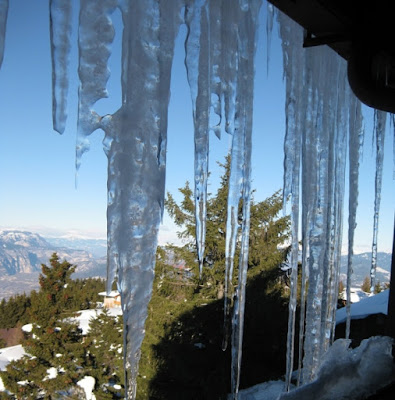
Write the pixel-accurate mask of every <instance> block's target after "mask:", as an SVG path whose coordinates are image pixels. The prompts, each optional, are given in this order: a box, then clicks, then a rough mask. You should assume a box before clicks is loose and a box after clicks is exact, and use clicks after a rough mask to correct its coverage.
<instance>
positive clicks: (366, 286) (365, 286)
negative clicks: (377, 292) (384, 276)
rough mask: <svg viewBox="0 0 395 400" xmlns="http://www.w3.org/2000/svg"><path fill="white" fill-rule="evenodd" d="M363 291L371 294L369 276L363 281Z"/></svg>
mask: <svg viewBox="0 0 395 400" xmlns="http://www.w3.org/2000/svg"><path fill="white" fill-rule="evenodd" d="M361 289H362V290H363V291H364V292H366V293H370V278H369V277H368V276H366V277H365V279H364V280H363V282H362V285H361Z"/></svg>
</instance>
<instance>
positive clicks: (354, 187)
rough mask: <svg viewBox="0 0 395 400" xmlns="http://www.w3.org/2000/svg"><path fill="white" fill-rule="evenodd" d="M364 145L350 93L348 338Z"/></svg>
mask: <svg viewBox="0 0 395 400" xmlns="http://www.w3.org/2000/svg"><path fill="white" fill-rule="evenodd" d="M362 145H363V130H362V114H361V103H360V102H359V101H357V99H356V98H355V96H354V95H353V94H352V93H350V121H349V146H348V147H349V156H348V157H349V178H348V179H349V198H348V256H347V284H346V293H347V295H346V296H347V304H346V307H347V322H346V339H349V337H350V323H351V276H352V273H353V269H352V259H353V255H354V232H355V228H356V225H357V223H356V215H357V207H358V193H359V192H358V176H359V159H360V155H361V149H362Z"/></svg>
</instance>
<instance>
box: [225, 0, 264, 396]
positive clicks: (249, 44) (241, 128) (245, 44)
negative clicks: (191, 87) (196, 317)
mask: <svg viewBox="0 0 395 400" xmlns="http://www.w3.org/2000/svg"><path fill="white" fill-rule="evenodd" d="M239 3H240V5H239V6H240V13H241V16H242V18H241V20H240V22H239V30H240V33H239V37H238V39H239V42H238V48H239V59H238V66H239V68H238V84H237V100H236V107H237V110H238V111H236V114H235V115H236V116H237V117H236V119H235V132H234V135H241V136H242V138H243V139H242V140H243V148H244V156H243V158H244V164H243V187H242V191H243V195H242V201H243V205H242V208H243V211H242V212H243V220H242V236H241V248H240V259H239V274H238V286H237V290H236V296H235V304H234V309H233V323H232V369H231V394H232V397H233V399H237V398H238V391H239V384H240V371H241V358H242V343H243V329H244V309H245V294H246V282H247V269H248V248H249V230H250V203H251V135H252V119H253V118H252V116H253V92H254V56H255V50H256V47H255V46H256V35H257V25H258V14H259V10H260V7H261V1H260V0H257V1H253V2H246V1H240V2H239ZM230 179H232V178H230Z"/></svg>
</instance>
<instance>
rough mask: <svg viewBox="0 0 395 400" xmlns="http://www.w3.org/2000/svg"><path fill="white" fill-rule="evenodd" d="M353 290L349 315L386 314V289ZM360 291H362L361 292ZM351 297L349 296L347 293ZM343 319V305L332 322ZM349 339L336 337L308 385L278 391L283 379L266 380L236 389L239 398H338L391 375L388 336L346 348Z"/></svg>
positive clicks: (394, 372)
mask: <svg viewBox="0 0 395 400" xmlns="http://www.w3.org/2000/svg"><path fill="white" fill-rule="evenodd" d="M360 292H362V291H359V290H357V291H355V292H354V294H356V296H357V297H355V298H354V300H356V301H357V302H355V303H354V304H351V318H352V319H362V318H365V317H367V316H368V315H371V314H380V313H381V314H387V312H388V297H389V290H384V291H383V292H381V293H378V294H376V295H373V296H371V295H369V294H366V296H364V295H363V294H362V295H360V296H358V295H359V294H360ZM362 293H364V292H362ZM351 299H353V297H352V294H351ZM345 320H346V308H345V307H343V308H340V309H339V310H337V312H336V323H337V324H339V323H342V322H344V321H345ZM349 344H350V341H349V340H346V339H338V340H336V341H335V342H334V344H333V345H332V346H331V347H330V349H329V350H328V352H327V353H326V354H325V356H324V358H323V362H322V364H321V367H320V370H319V371H318V374H317V379H316V380H315V381H313V382H312V383H310V384H308V385H304V386H301V387H299V388H297V389H294V390H291V391H290V392H289V393H283V394H282V395H281V393H282V392H283V390H284V382H283V381H270V382H265V383H261V384H259V385H255V386H253V387H250V388H248V389H244V390H241V391H240V392H239V400H305V399H320V400H341V399H344V400H345V399H354V398H359V397H358V396H362V395H365V394H371V393H374V392H375V391H376V390H378V389H379V388H380V387H383V386H385V385H386V384H388V383H390V382H391V380H394V379H395V368H394V365H393V358H392V355H391V351H392V339H391V338H389V337H385V336H384V337H372V338H369V339H365V340H363V341H362V343H361V345H360V346H359V347H357V348H355V349H349ZM229 398H230V397H229Z"/></svg>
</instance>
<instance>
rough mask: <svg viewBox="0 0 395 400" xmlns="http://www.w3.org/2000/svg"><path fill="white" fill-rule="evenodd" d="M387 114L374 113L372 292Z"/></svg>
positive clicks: (382, 112)
mask: <svg viewBox="0 0 395 400" xmlns="http://www.w3.org/2000/svg"><path fill="white" fill-rule="evenodd" d="M386 121H387V113H386V112H385V111H378V110H375V111H374V125H375V136H376V179H375V198H374V216H373V241H372V266H371V268H370V292H371V293H373V292H374V285H375V283H376V266H377V235H378V232H379V214H380V202H381V183H382V177H383V161H384V139H385V129H386Z"/></svg>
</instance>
